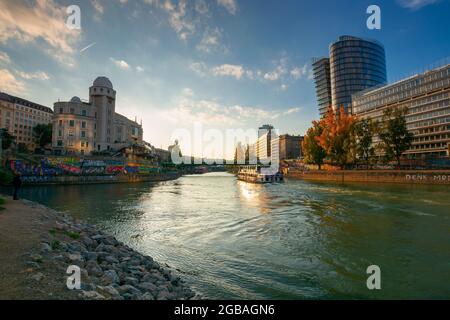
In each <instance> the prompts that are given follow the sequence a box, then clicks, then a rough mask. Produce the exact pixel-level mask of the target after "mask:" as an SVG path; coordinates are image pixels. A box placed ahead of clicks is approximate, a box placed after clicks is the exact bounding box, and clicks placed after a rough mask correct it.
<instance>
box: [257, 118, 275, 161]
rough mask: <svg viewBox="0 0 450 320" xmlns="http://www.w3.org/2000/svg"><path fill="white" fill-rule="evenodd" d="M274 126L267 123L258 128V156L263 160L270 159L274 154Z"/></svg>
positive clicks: (259, 159)
mask: <svg viewBox="0 0 450 320" xmlns="http://www.w3.org/2000/svg"><path fill="white" fill-rule="evenodd" d="M273 130H274V127H273V126H272V125H270V124H265V125H263V126H261V127H259V128H258V140H257V141H256V144H255V147H256V148H255V149H256V158H257V159H258V161H261V162H268V161H270V158H271V155H272V131H273Z"/></svg>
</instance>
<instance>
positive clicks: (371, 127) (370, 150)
mask: <svg viewBox="0 0 450 320" xmlns="http://www.w3.org/2000/svg"><path fill="white" fill-rule="evenodd" d="M375 128H376V124H375V123H374V121H373V120H372V119H370V118H368V119H362V120H360V121H358V122H357V123H356V124H355V128H354V129H355V131H354V133H355V136H356V142H357V143H356V153H357V155H358V157H359V159H362V160H363V161H364V163H366V165H367V166H368V165H369V161H370V158H371V157H372V156H373V155H374V154H375V148H374V147H373V135H374V133H375Z"/></svg>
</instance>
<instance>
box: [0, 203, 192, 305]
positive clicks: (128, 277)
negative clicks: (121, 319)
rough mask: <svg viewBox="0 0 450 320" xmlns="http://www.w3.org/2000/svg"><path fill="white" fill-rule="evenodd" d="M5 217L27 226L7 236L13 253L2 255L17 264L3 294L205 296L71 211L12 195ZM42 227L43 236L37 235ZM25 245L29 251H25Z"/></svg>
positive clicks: (109, 297) (15, 224) (30, 296)
mask: <svg viewBox="0 0 450 320" xmlns="http://www.w3.org/2000/svg"><path fill="white" fill-rule="evenodd" d="M28 215H29V216H28ZM0 220H4V222H5V223H9V224H10V226H11V228H17V229H19V228H20V230H22V231H23V234H21V235H20V237H17V239H16V237H14V234H13V233H14V232H15V231H14V230H10V232H11V234H10V236H8V237H4V239H3V237H2V239H3V240H4V243H3V244H2V246H1V247H2V248H3V246H4V247H5V248H4V249H5V250H6V251H8V252H2V253H1V254H2V255H3V254H7V255H8V257H9V258H11V259H10V260H11V261H10V264H9V265H11V266H14V265H15V266H14V268H9V269H5V272H4V273H5V274H3V276H5V277H6V279H5V281H2V282H3V285H4V286H5V287H4V288H0V289H1V290H0V293H1V294H0V296H3V298H7V299H9V298H13V299H17V298H19V299H87V300H91V299H95V300H188V299H198V298H199V297H198V296H197V295H196V294H195V293H194V292H193V291H192V290H191V289H190V288H189V287H188V286H187V285H186V284H185V283H184V282H183V281H182V279H181V278H180V277H179V276H178V275H176V274H175V273H174V272H173V271H171V270H170V268H169V267H168V266H167V265H166V266H161V265H160V264H159V263H158V262H156V261H155V260H153V259H152V258H151V257H150V256H145V255H142V254H141V253H139V252H137V251H135V250H134V249H132V248H130V247H129V246H127V245H125V244H124V243H122V242H120V241H118V240H117V239H116V238H115V237H113V236H111V235H107V234H105V233H103V232H101V231H100V230H99V229H98V228H96V227H95V226H93V225H90V224H87V223H83V222H79V221H76V220H75V219H74V218H72V217H71V216H62V215H61V214H59V213H57V212H55V211H53V210H51V209H49V208H46V207H44V206H41V205H38V204H35V203H32V202H29V201H25V200H23V201H12V200H10V199H8V200H7V202H6V210H5V211H4V213H3V214H2V215H0ZM27 230H33V231H30V232H28V231H27ZM36 232H39V233H40V236H38V237H36ZM22 239H23V241H24V243H25V242H28V243H30V244H28V245H27V246H21V245H20V244H21V243H20V242H18V241H21V240H22ZM28 240H30V241H28ZM32 243H34V244H32ZM22 250H26V252H20V251H22ZM15 251H17V252H15ZM14 257H17V258H14ZM19 261H20V263H19ZM21 265H24V266H23V267H21ZM70 266H76V267H79V270H80V276H81V277H80V280H81V282H80V283H81V287H80V288H79V289H74V290H69V288H68V287H67V279H68V277H70V276H72V275H73V273H69V274H68V273H67V269H68V268H69V267H70ZM5 268H6V266H5ZM0 269H1V268H0ZM76 269H78V268H76ZM23 270H25V271H23ZM16 278H17V279H16ZM22 278H24V280H23V279H22ZM7 285H8V287H6V286H7ZM21 287H23V288H21ZM30 288H31V290H30Z"/></svg>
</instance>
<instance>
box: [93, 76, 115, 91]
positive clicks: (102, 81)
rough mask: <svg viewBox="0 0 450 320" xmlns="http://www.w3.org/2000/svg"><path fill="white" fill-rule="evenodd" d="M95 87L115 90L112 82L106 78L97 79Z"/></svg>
mask: <svg viewBox="0 0 450 320" xmlns="http://www.w3.org/2000/svg"><path fill="white" fill-rule="evenodd" d="M93 86H94V87H105V88H108V89H112V88H113V85H112V83H111V81H109V79H108V78H106V77H98V78H97V79H95V80H94V84H93Z"/></svg>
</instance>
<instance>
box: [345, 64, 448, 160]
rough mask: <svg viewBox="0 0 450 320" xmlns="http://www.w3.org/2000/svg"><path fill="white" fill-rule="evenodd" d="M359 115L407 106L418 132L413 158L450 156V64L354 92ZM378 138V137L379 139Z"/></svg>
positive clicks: (412, 127) (378, 114)
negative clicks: (377, 86)
mask: <svg viewBox="0 0 450 320" xmlns="http://www.w3.org/2000/svg"><path fill="white" fill-rule="evenodd" d="M352 100H353V112H354V113H355V114H356V116H358V117H359V118H372V119H374V120H381V119H382V116H383V112H384V111H385V110H386V109H387V108H402V109H406V110H407V115H406V121H407V126H408V129H409V130H410V131H411V132H412V133H413V134H414V142H413V145H412V148H411V149H410V150H408V151H407V152H405V154H406V155H408V156H409V157H410V158H421V157H423V156H448V155H449V148H450V64H446V65H443V66H441V67H438V68H435V69H432V70H429V71H427V72H425V73H422V74H417V75H415V76H413V77H410V78H407V79H404V80H401V81H398V82H395V83H393V84H389V85H386V86H383V87H381V88H377V89H372V90H370V89H369V90H366V91H364V92H360V93H357V94H355V95H353V98H352ZM377 141H378V140H377V139H376V140H375V143H376V142H377Z"/></svg>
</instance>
